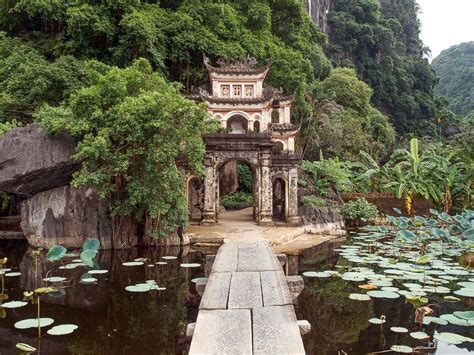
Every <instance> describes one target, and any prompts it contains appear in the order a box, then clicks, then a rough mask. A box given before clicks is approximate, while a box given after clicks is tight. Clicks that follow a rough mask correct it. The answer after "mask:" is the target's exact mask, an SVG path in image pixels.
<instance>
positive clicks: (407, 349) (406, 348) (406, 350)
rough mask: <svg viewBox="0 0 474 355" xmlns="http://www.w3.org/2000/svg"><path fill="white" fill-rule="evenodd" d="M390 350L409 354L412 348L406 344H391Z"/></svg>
mask: <svg viewBox="0 0 474 355" xmlns="http://www.w3.org/2000/svg"><path fill="white" fill-rule="evenodd" d="M390 350H392V351H395V352H396V353H406V354H411V353H412V352H413V348H411V347H409V346H406V345H392V346H391V347H390Z"/></svg>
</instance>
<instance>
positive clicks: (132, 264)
mask: <svg viewBox="0 0 474 355" xmlns="http://www.w3.org/2000/svg"><path fill="white" fill-rule="evenodd" d="M122 265H123V266H140V265H143V262H142V261H127V262H125V263H122Z"/></svg>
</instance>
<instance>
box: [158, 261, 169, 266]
mask: <svg viewBox="0 0 474 355" xmlns="http://www.w3.org/2000/svg"><path fill="white" fill-rule="evenodd" d="M155 264H156V265H167V264H168V263H167V262H166V261H157V262H156V263H155Z"/></svg>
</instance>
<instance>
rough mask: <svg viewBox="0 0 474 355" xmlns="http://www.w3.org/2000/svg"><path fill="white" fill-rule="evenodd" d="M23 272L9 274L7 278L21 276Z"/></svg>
mask: <svg viewBox="0 0 474 355" xmlns="http://www.w3.org/2000/svg"><path fill="white" fill-rule="evenodd" d="M20 275H21V272H7V273H6V274H5V276H6V277H15V276H20Z"/></svg>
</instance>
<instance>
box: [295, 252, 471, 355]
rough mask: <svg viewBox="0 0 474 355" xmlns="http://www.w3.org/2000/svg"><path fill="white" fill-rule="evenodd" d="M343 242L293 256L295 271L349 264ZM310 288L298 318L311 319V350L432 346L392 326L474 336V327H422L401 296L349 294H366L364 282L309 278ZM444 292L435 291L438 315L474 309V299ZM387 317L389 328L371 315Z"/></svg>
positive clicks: (459, 348)
mask: <svg viewBox="0 0 474 355" xmlns="http://www.w3.org/2000/svg"><path fill="white" fill-rule="evenodd" d="M338 247H339V245H338V244H331V243H325V244H323V245H320V246H318V247H317V248H315V249H313V250H311V251H307V252H305V253H304V254H303V255H302V256H300V257H297V259H295V258H296V257H289V265H290V274H302V273H303V272H305V271H309V270H326V269H327V270H329V269H331V270H334V269H337V266H343V265H348V262H347V260H345V259H344V258H342V257H339V256H338V253H337V252H335V251H334V250H333V249H337V248H338ZM303 278H304V281H305V288H304V290H303V291H302V293H301V294H300V296H299V297H298V300H297V303H298V304H297V306H296V312H297V317H298V319H306V320H308V321H309V322H310V323H311V325H312V328H311V332H310V333H308V334H307V335H305V336H303V340H304V344H305V349H306V351H307V353H308V354H318V355H327V354H366V353H371V352H379V351H383V350H387V349H390V347H391V346H392V345H408V346H411V347H413V348H415V347H417V346H418V347H420V346H422V347H427V346H429V345H433V344H430V343H428V342H423V341H419V340H415V339H413V338H411V337H410V335H409V334H408V333H395V332H393V331H391V330H390V327H394V326H395V327H405V328H407V329H408V330H409V332H413V331H419V330H423V331H425V332H426V333H427V334H428V335H430V337H431V339H432V337H433V335H434V333H435V331H437V332H453V333H458V334H463V335H465V336H468V337H471V338H474V329H473V328H474V327H462V326H456V325H452V324H448V325H434V324H432V325H424V326H423V329H420V328H419V327H418V325H417V323H415V321H414V317H415V307H414V306H412V305H411V304H410V303H406V302H405V298H404V297H400V298H398V299H395V300H388V299H371V300H370V301H366V302H361V301H354V300H350V299H349V298H348V296H349V294H351V293H360V292H361V291H362V290H361V289H359V288H358V285H359V284H360V283H357V282H349V281H344V280H342V279H340V278H331V279H325V278H307V277H303ZM443 296H444V295H443V294H432V295H430V297H429V299H430V304H433V308H435V310H436V313H437V314H447V313H452V312H454V311H457V310H469V309H472V308H473V305H472V303H469V301H472V299H469V298H463V302H457V303H449V302H445V301H444V300H443ZM381 315H385V317H386V319H387V321H386V323H385V324H383V326H380V325H373V324H370V323H369V322H368V320H369V319H370V318H379V317H380V316H381ZM436 345H437V346H438V349H437V351H436V354H469V353H472V352H473V351H474V343H463V344H461V345H456V346H455V345H447V344H443V343H439V344H436Z"/></svg>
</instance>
